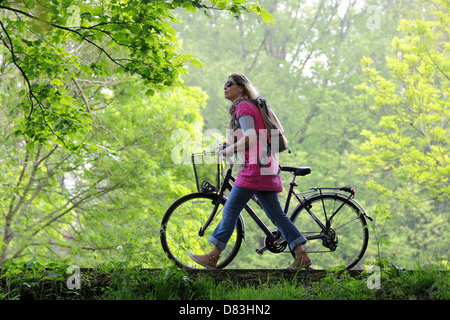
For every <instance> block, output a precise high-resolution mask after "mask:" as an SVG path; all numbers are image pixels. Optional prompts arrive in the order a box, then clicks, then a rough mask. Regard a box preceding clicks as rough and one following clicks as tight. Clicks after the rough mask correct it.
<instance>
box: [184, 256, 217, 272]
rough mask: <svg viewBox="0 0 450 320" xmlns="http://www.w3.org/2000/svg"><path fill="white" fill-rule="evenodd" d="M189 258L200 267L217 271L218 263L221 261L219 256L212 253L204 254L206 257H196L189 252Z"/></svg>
mask: <svg viewBox="0 0 450 320" xmlns="http://www.w3.org/2000/svg"><path fill="white" fill-rule="evenodd" d="M189 257H190V258H191V259H192V260H194V261H195V262H196V263H198V264H199V265H201V266H203V267H205V268H207V269H215V268H216V266H217V261H218V260H219V258H220V256H219V255H217V254H214V253H212V252H210V253H207V254H204V255H196V254H193V253H192V252H189Z"/></svg>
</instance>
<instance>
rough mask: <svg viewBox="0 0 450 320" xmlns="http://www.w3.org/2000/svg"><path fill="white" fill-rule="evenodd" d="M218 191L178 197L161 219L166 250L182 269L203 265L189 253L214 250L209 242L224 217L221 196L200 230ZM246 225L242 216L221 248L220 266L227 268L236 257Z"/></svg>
mask: <svg viewBox="0 0 450 320" xmlns="http://www.w3.org/2000/svg"><path fill="white" fill-rule="evenodd" d="M217 197H218V196H217V195H216V194H204V193H192V194H189V195H186V196H184V197H182V198H180V199H178V200H177V201H176V202H175V203H174V204H173V205H172V206H170V208H169V209H168V210H167V212H166V214H165V215H164V218H163V220H162V222H161V228H160V237H161V245H162V247H163V250H164V251H165V253H166V254H167V256H168V257H169V259H171V260H173V261H174V262H175V264H176V265H177V266H178V267H180V268H203V267H202V266H200V265H198V264H197V263H195V262H194V261H192V260H191V259H190V258H189V256H188V254H189V252H193V253H194V254H197V255H202V254H206V253H208V252H210V251H211V249H212V245H211V244H210V243H209V242H208V238H209V236H210V235H211V234H212V233H213V231H214V229H215V228H216V226H217V224H218V223H219V222H220V220H221V218H222V211H223V206H224V204H225V201H226V200H225V199H220V204H219V206H218V208H217V212H216V216H215V218H214V219H213V221H212V222H211V224H210V225H209V227H208V228H207V230H206V231H205V233H204V234H203V235H199V231H200V229H201V228H202V227H203V226H204V225H205V223H206V221H207V220H208V218H209V217H210V216H211V214H212V212H213V209H214V205H215V203H216V199H217ZM242 237H243V226H242V222H241V219H239V220H238V222H237V225H236V228H235V230H234V232H233V234H232V236H231V238H230V240H229V241H228V243H227V247H226V249H225V250H224V251H222V253H221V256H220V259H219V262H218V263H217V268H224V267H225V266H227V265H228V264H229V263H230V262H231V261H232V260H233V259H234V257H235V256H236V254H237V253H238V251H239V248H240V246H241V243H242Z"/></svg>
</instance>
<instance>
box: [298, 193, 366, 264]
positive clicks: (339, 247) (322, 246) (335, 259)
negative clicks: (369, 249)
mask: <svg viewBox="0 0 450 320" xmlns="http://www.w3.org/2000/svg"><path fill="white" fill-rule="evenodd" d="M307 204H308V205H309V206H310V210H311V211H312V212H313V213H314V215H315V216H316V217H317V218H318V219H319V220H320V221H321V223H322V224H323V225H327V221H326V219H327V218H328V219H330V220H329V221H328V222H329V225H330V229H329V230H321V228H320V227H319V225H318V224H317V222H315V221H314V220H313V219H312V217H311V216H310V215H309V213H308V212H307V210H305V209H304V208H303V207H301V208H300V210H299V211H298V212H295V213H294V215H293V216H292V219H293V221H294V223H295V225H296V226H297V228H298V229H299V230H300V232H302V233H303V234H304V235H305V236H306V237H307V238H310V237H311V236H313V235H314V236H317V235H318V234H320V235H321V239H311V240H309V241H308V242H307V243H306V244H305V246H304V247H305V248H306V250H307V251H308V253H311V255H310V257H311V259H312V260H313V263H314V267H315V268H316V269H329V268H333V267H338V266H345V267H347V268H351V267H353V266H354V265H355V264H356V263H357V262H358V261H359V260H360V258H361V257H362V255H363V254H364V252H365V249H366V246H367V241H368V231H367V228H366V222H365V219H364V217H362V216H361V215H360V213H359V209H358V208H357V207H356V206H355V205H353V204H351V202H349V201H348V200H347V199H346V198H344V197H340V196H337V195H335V194H323V195H314V196H312V197H311V198H309V199H308V201H307ZM336 210H337V211H336Z"/></svg>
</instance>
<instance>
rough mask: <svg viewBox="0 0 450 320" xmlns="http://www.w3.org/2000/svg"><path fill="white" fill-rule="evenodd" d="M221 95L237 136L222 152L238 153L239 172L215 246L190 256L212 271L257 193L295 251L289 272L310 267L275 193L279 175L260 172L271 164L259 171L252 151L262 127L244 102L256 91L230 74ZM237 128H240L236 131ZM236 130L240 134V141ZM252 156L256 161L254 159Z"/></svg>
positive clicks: (245, 80) (302, 240) (279, 186)
mask: <svg viewBox="0 0 450 320" xmlns="http://www.w3.org/2000/svg"><path fill="white" fill-rule="evenodd" d="M224 94H225V98H226V99H228V100H230V101H231V102H232V104H231V107H230V109H229V113H230V116H231V121H230V129H231V130H228V132H231V133H234V134H236V137H237V138H236V139H235V138H234V137H229V138H228V142H229V146H228V147H226V148H225V149H224V150H223V151H222V152H223V153H224V155H226V156H227V157H229V156H231V155H232V154H233V153H237V155H238V164H239V169H240V171H239V173H238V175H237V178H236V181H235V184H234V186H233V188H232V190H231V193H230V196H229V198H228V201H227V202H226V204H225V206H224V208H223V218H222V220H221V221H220V223H219V224H218V225H217V227H216V229H215V230H214V232H213V234H212V235H211V237H210V238H209V239H208V241H209V242H210V243H212V244H213V245H214V247H213V249H212V250H211V252H210V253H208V254H205V255H195V254H193V253H192V252H190V253H189V257H191V259H192V260H194V261H195V262H196V263H198V264H200V265H202V266H204V267H206V268H210V269H212V268H215V267H216V265H217V261H218V260H219V258H220V253H221V252H222V251H223V250H224V249H225V247H226V245H227V242H228V240H229V239H230V237H231V235H232V233H233V231H234V228H235V226H236V223H237V220H238V218H239V214H240V212H241V211H242V209H243V208H244V206H245V205H246V203H247V202H248V201H249V200H250V198H251V197H252V196H253V195H254V194H256V196H257V197H258V199H259V201H260V203H261V205H262V207H263V209H264V211H265V213H266V214H267V216H268V217H269V218H270V220H271V221H272V222H273V223H274V224H275V225H276V226H277V228H278V229H279V230H280V231H281V233H282V234H283V236H284V238H285V239H286V240H287V241H288V244H289V247H290V248H291V249H292V250H293V251H294V252H295V260H294V262H293V263H292V265H291V266H290V267H288V269H294V268H298V267H309V266H310V265H311V264H312V262H311V259H310V258H309V257H308V254H307V253H306V251H305V249H304V248H303V246H302V245H303V244H305V242H306V238H305V237H304V236H303V235H302V234H301V233H300V232H299V231H298V230H297V228H296V227H295V225H294V224H293V223H292V221H290V220H289V218H288V217H287V216H286V214H285V213H284V212H283V209H282V208H281V205H280V202H279V200H278V195H277V193H278V192H281V191H282V183H281V177H280V175H279V174H278V172H276V173H275V174H267V170H266V171H264V170H262V169H266V168H267V167H268V166H271V163H267V165H266V166H265V167H266V168H264V167H263V168H262V167H261V163H260V160H261V159H260V157H259V154H258V152H253V150H258V148H256V146H257V145H258V143H257V141H260V140H259V138H258V137H257V134H256V132H264V131H265V127H264V122H263V118H262V116H261V114H260V113H259V110H258V107H257V106H255V105H254V104H253V103H251V102H249V101H245V100H255V99H257V98H258V92H257V91H256V89H255V88H254V87H253V85H252V84H251V82H250V81H249V80H248V78H247V77H246V76H245V75H242V74H238V73H233V74H232V75H231V76H229V77H228V81H227V82H226V83H225V86H224ZM239 126H240V129H239V130H235V129H236V127H239ZM241 130H242V131H241ZM260 130H261V131H260ZM238 131H241V132H242V134H243V135H241V137H240V138H239V134H238ZM260 138H261V137H260ZM259 150H260V149H259ZM255 154H256V158H257V159H255ZM239 155H241V156H242V155H244V156H245V161H241V162H240V161H239ZM271 158H272V156H270V157H269V160H273V161H275V162H276V159H275V158H274V157H273V158H272V159H271ZM264 163H266V162H264ZM277 170H278V166H277Z"/></svg>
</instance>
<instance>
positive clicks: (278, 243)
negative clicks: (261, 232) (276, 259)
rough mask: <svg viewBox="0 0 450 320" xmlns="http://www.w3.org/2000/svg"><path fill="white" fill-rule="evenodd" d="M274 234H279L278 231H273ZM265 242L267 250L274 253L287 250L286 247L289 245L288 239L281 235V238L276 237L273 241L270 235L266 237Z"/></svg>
mask: <svg viewBox="0 0 450 320" xmlns="http://www.w3.org/2000/svg"><path fill="white" fill-rule="evenodd" d="M272 234H273V235H274V236H277V235H278V231H272ZM264 244H265V245H266V248H267V250H269V251H270V252H272V253H274V254H279V253H282V252H284V251H285V250H286V247H287V245H288V243H287V241H286V239H284V237H283V236H280V238H279V239H276V240H275V241H272V239H270V238H269V237H266V239H265V240H264Z"/></svg>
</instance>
